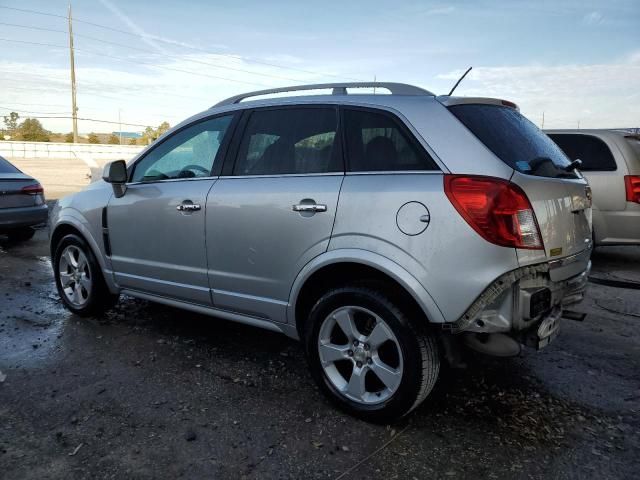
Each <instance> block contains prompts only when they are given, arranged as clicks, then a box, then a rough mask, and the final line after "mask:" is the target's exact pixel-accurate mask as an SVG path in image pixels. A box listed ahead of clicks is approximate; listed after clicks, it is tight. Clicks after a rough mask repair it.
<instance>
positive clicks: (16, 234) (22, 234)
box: [7, 227, 36, 242]
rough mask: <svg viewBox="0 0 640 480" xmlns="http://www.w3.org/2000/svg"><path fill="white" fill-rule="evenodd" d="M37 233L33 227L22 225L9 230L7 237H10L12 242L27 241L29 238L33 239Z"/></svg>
mask: <svg viewBox="0 0 640 480" xmlns="http://www.w3.org/2000/svg"><path fill="white" fill-rule="evenodd" d="M35 233H36V231H35V230H34V229H33V228H31V227H22V228H16V229H15V230H9V231H8V232H7V237H9V240H10V241H12V242H26V241H27V240H31V238H33V236H34V235H35Z"/></svg>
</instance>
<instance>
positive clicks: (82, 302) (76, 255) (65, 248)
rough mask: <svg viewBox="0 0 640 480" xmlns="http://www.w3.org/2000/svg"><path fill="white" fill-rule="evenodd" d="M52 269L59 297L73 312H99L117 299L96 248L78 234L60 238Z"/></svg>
mask: <svg viewBox="0 0 640 480" xmlns="http://www.w3.org/2000/svg"><path fill="white" fill-rule="evenodd" d="M53 269H54V275H55V280H56V286H57V288H58V293H59V294H60V298H61V299H62V301H63V302H64V304H65V306H66V307H67V308H68V309H69V310H71V311H72V312H73V313H75V314H77V315H80V316H90V315H96V314H100V313H102V312H103V311H104V310H106V309H107V308H109V307H111V306H113V304H114V303H115V302H116V300H117V296H116V295H113V294H112V293H111V292H110V291H109V289H108V287H107V285H106V284H105V282H104V278H103V277H102V271H101V269H100V265H99V264H98V261H97V260H96V258H95V256H94V255H93V252H92V251H91V249H90V248H89V246H88V245H87V243H86V242H85V241H84V239H82V238H81V237H79V236H78V235H73V234H70V235H66V236H65V237H63V238H62V239H61V240H60V242H59V243H58V245H57V247H56V249H55V253H54V257H53Z"/></svg>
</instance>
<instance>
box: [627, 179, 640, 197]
mask: <svg viewBox="0 0 640 480" xmlns="http://www.w3.org/2000/svg"><path fill="white" fill-rule="evenodd" d="M624 186H625V190H626V191H627V202H635V203H640V175H625V176H624Z"/></svg>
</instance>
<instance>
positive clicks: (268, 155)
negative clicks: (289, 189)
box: [233, 107, 343, 175]
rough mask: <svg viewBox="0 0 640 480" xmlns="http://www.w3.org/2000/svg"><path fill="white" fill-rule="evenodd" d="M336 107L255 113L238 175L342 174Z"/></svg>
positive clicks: (235, 171)
mask: <svg viewBox="0 0 640 480" xmlns="http://www.w3.org/2000/svg"><path fill="white" fill-rule="evenodd" d="M337 132H338V114H337V110H336V109H335V108H334V107H294V108H277V109H263V110H255V111H253V112H251V114H250V117H249V120H248V121H247V125H246V127H245V131H244V134H243V136H242V140H241V142H240V148H239V150H238V157H237V160H236V164H235V166H234V169H233V174H234V175H287V174H307V173H329V172H342V171H343V166H342V164H343V162H342V154H341V150H340V148H339V142H338V141H337Z"/></svg>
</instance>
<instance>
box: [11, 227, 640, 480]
mask: <svg viewBox="0 0 640 480" xmlns="http://www.w3.org/2000/svg"><path fill="white" fill-rule="evenodd" d="M593 260H594V266H595V269H596V270H597V271H604V272H610V271H614V270H616V271H617V270H620V271H624V272H627V277H628V272H629V271H632V272H635V274H637V273H638V272H640V248H636V247H627V248H602V249H599V250H598V251H596V253H595V254H594V258H593ZM0 305H1V306H2V307H1V309H0V372H1V373H0V419H1V422H0V477H2V478H3V479H23V478H33V479H36V478H38V479H40V478H65V479H66V478H177V477H180V478H203V477H207V478H234V479H236V478H341V479H357V478H365V477H366V478H384V479H393V478H399V479H405V478H406V479H413V478H416V479H423V478H473V479H477V478H492V479H493V478H541V479H542V478H576V479H577V478H585V477H593V478H637V475H638V471H639V470H640V460H639V459H638V455H637V452H638V451H640V415H639V413H640V341H639V337H638V322H640V318H639V317H638V315H640V295H639V294H638V291H637V290H635V291H634V290H630V289H620V288H612V287H608V286H603V285H591V286H590V287H589V291H588V298H587V300H586V301H585V302H584V303H583V304H581V305H580V306H579V307H578V308H576V309H577V310H580V311H583V312H586V313H588V314H589V315H588V317H587V320H586V321H585V322H583V323H578V322H571V321H565V322H564V324H563V331H562V333H561V335H560V336H559V338H558V339H557V340H556V341H555V342H554V343H552V344H551V345H550V346H549V347H548V348H547V349H545V350H543V351H541V352H534V351H526V352H525V353H523V354H522V355H521V356H519V357H517V358H511V359H491V358H486V357H480V356H471V357H469V359H468V360H469V365H470V366H469V368H468V369H466V370H464V371H444V372H443V374H442V376H441V378H440V380H439V382H438V384H437V387H436V390H435V391H434V393H433V394H432V395H431V396H430V398H429V399H428V400H427V401H426V402H425V403H424V404H423V405H422V406H421V407H420V408H418V410H417V411H416V412H415V413H414V414H412V415H411V416H410V417H409V418H407V419H405V420H403V421H401V422H399V423H397V424H394V425H389V426H379V425H371V424H367V423H364V422H362V421H359V420H356V419H354V418H351V417H349V416H347V415H345V414H343V413H341V412H339V411H337V410H335V409H334V408H333V407H332V406H331V405H330V404H329V403H328V402H327V401H326V400H325V399H324V398H323V397H322V396H321V394H320V393H319V391H318V390H317V389H316V387H315V386H314V384H313V383H312V380H311V378H310V375H309V374H308V372H307V368H306V365H305V362H304V358H303V354H302V350H301V347H300V345H299V344H298V343H296V342H294V341H291V340H289V339H287V338H285V337H284V336H282V335H277V334H273V333H270V332H266V331H262V330H258V329H255V328H250V327H246V326H242V325H236V324H232V323H229V322H225V321H223V320H219V319H215V318H210V317H204V316H201V315H196V314H192V313H186V312H182V311H179V310H174V309H171V308H167V307H164V306H159V305H156V304H152V303H148V302H145V301H140V300H135V299H132V298H122V300H121V302H120V303H119V305H118V307H117V308H116V309H115V310H114V311H112V312H110V313H109V314H107V315H105V316H104V317H102V318H93V319H81V318H78V317H75V316H73V315H71V314H69V313H68V312H67V311H65V310H64V309H63V308H62V306H61V305H60V303H59V301H58V298H57V294H56V293H55V287H54V283H53V279H52V273H51V265H50V262H49V259H48V251H47V244H46V232H45V231H44V230H41V231H39V232H38V233H37V235H36V237H35V238H34V239H33V240H31V241H29V242H26V243H23V244H10V243H8V242H7V241H6V240H2V239H1V238H0ZM601 305H605V306H609V307H611V305H613V306H615V305H624V308H625V310H624V311H625V312H626V313H619V310H620V309H618V311H614V310H615V308H603V307H602V306H601Z"/></svg>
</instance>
